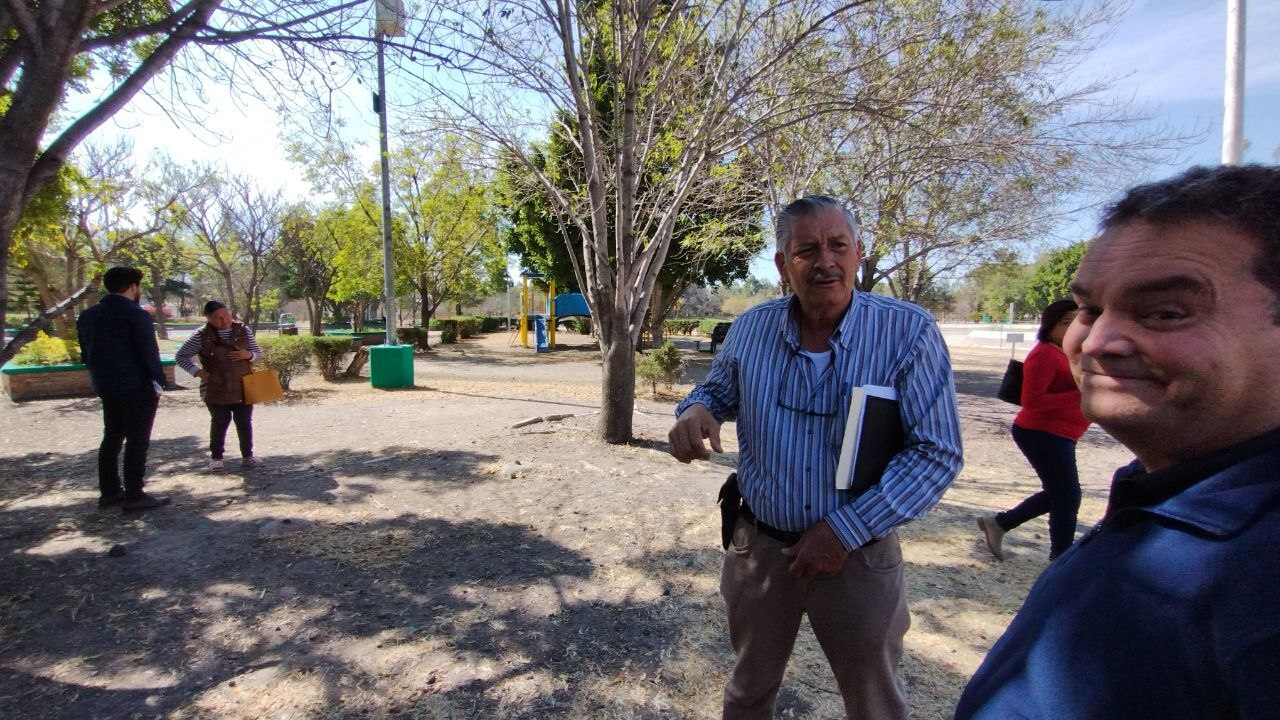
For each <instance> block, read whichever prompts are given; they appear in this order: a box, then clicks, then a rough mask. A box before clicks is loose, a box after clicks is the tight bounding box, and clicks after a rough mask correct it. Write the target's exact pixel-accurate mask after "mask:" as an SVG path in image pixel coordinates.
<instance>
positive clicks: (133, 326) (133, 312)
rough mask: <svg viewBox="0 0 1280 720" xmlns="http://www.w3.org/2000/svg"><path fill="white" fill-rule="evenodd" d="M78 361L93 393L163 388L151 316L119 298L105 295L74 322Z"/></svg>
mask: <svg viewBox="0 0 1280 720" xmlns="http://www.w3.org/2000/svg"><path fill="white" fill-rule="evenodd" d="M76 332H77V334H78V335H79V336H80V357H81V362H83V363H84V364H85V365H87V366H88V367H89V378H90V380H91V381H92V382H93V392H94V393H96V394H97V395H99V396H102V395H129V394H135V393H141V392H144V391H148V390H154V388H153V387H152V385H151V383H152V381H155V382H156V383H158V384H159V385H160V387H164V386H165V382H166V381H165V377H164V369H163V368H161V367H160V347H159V346H158V345H157V344H156V330H155V324H154V323H153V322H152V320H151V315H150V313H148V312H147V311H146V310H143V309H142V308H141V307H139V306H138V304H137V303H135V302H133V301H132V300H130V299H128V298H126V297H125V296H123V295H107V296H105V297H103V298H102V300H100V301H99V302H98V304H97V305H94V306H93V307H91V308H89V309H88V310H85V311H84V312H82V313H80V318H79V319H78V320H77V321H76Z"/></svg>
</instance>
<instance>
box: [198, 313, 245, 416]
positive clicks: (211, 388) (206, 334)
mask: <svg viewBox="0 0 1280 720" xmlns="http://www.w3.org/2000/svg"><path fill="white" fill-rule="evenodd" d="M200 332H201V333H203V334H202V335H201V337H200V367H201V368H203V369H204V370H205V372H207V373H209V376H208V377H206V378H204V379H203V380H202V381H201V382H200V397H201V398H203V399H204V401H205V402H206V403H208V404H209V405H239V404H240V403H242V402H244V385H242V384H241V380H240V378H242V377H244V376H245V375H248V374H249V373H251V372H253V364H252V363H250V362H249V361H248V360H229V359H227V353H229V352H231V351H232V350H248V349H249V335H248V333H246V332H245V327H244V323H242V322H233V323H231V337H229V338H227V341H226V342H223V341H222V339H221V338H220V337H218V331H217V330H216V329H214V327H213V326H212V325H205V326H204V327H203V328H202V329H201V330H200Z"/></svg>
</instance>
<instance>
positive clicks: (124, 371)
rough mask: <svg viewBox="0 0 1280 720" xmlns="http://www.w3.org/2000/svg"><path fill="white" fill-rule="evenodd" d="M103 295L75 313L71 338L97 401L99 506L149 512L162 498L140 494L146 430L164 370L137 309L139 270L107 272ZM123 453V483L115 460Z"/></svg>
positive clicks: (148, 324)
mask: <svg viewBox="0 0 1280 720" xmlns="http://www.w3.org/2000/svg"><path fill="white" fill-rule="evenodd" d="M102 282H103V285H104V286H105V287H106V289H107V293H108V294H107V295H106V296H104V297H103V298H102V300H101V301H99V302H98V304H97V305H94V306H93V307H91V308H89V309H87V310H85V311H84V312H82V313H80V317H79V318H78V319H77V321H76V333H77V334H78V335H79V340H80V355H81V358H82V362H84V364H85V365H86V366H87V367H88V368H89V379H90V382H91V383H92V384H93V392H94V394H95V395H97V396H98V397H99V398H101V399H102V420H103V423H102V424H103V431H102V444H101V446H100V447H99V448H98V492H99V497H98V506H99V507H111V506H115V505H120V506H122V507H123V508H124V509H125V510H148V509H151V508H155V507H160V506H162V505H168V504H169V499H168V498H163V497H157V496H155V495H150V494H148V493H146V492H143V489H142V485H143V481H142V477H143V475H144V474H146V469H147V449H148V448H149V447H150V445H151V424H152V423H153V422H154V421H155V417H156V408H157V406H158V405H159V403H160V396H161V394H163V392H164V386H165V377H164V370H163V369H162V368H161V366H160V349H159V347H158V346H157V345H156V332H155V326H154V325H153V323H152V320H151V315H149V314H148V313H147V311H146V310H143V309H142V308H141V307H139V306H138V298H139V297H140V296H141V294H142V289H141V283H142V271H141V270H139V269H137V268H131V267H113V268H111V269H110V270H107V272H106V273H105V274H104V275H103V277H102ZM121 447H123V448H124V477H123V478H121V474H120V468H119V466H118V461H119V458H120V449H121Z"/></svg>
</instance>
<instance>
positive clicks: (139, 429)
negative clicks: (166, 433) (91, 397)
mask: <svg viewBox="0 0 1280 720" xmlns="http://www.w3.org/2000/svg"><path fill="white" fill-rule="evenodd" d="M159 402H160V398H158V397H157V396H156V394H155V392H153V391H151V390H147V391H144V392H141V393H129V394H125V395H104V396H103V397H102V444H101V445H99V446H98V491H99V492H100V493H101V494H102V495H104V496H107V495H116V494H119V493H120V492H121V491H122V490H123V491H124V492H126V493H128V494H130V495H137V494H138V493H141V492H142V476H143V475H144V474H146V471H147V450H148V449H149V448H150V447H151V425H152V423H154V422H155V419H156V407H157V406H158V405H159ZM121 447H123V448H124V482H123V488H122V487H121V478H120V467H119V460H120V448H121Z"/></svg>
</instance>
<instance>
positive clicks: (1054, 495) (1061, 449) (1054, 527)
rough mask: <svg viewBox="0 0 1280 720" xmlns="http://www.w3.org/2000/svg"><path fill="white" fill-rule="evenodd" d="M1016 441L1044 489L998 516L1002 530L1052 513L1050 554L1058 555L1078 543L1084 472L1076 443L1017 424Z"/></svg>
mask: <svg viewBox="0 0 1280 720" xmlns="http://www.w3.org/2000/svg"><path fill="white" fill-rule="evenodd" d="M1012 433H1013V441H1014V442H1015V443H1017V445H1018V449H1019V450H1021V451H1022V454H1023V455H1025V456H1026V457H1027V460H1028V461H1029V462H1030V463H1031V467H1033V468H1035V471H1036V474H1037V475H1039V476H1040V486H1041V487H1043V488H1044V489H1043V490H1041V491H1040V492H1038V493H1036V494H1035V495H1032V496H1031V497H1029V498H1027V499H1026V500H1023V501H1022V502H1021V503H1019V504H1018V506H1017V507H1015V508H1013V509H1011V510H1006V511H1004V512H1002V513H1000V514H998V515H996V524H997V525H999V526H1000V529H1001V530H1004V531H1006V532H1007V531H1009V530H1012V529H1014V528H1016V527H1018V526H1019V525H1021V524H1022V523H1024V522H1026V521H1028V520H1030V519H1031V518H1034V517H1039V516H1041V515H1044V514H1045V513H1049V557H1050V558H1051V559H1052V558H1056V557H1058V556H1059V555H1061V554H1062V553H1064V552H1066V550H1067V548H1069V547H1071V543H1073V542H1075V537H1076V515H1077V514H1078V513H1079V512H1080V475H1079V473H1078V472H1077V471H1076V443H1075V441H1074V440H1068V439H1067V438H1064V437H1062V436H1060V435H1054V434H1053V433H1047V432H1044V431H1043V430H1028V429H1027V428H1024V427H1018V426H1017V425H1014V426H1013V430H1012Z"/></svg>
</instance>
